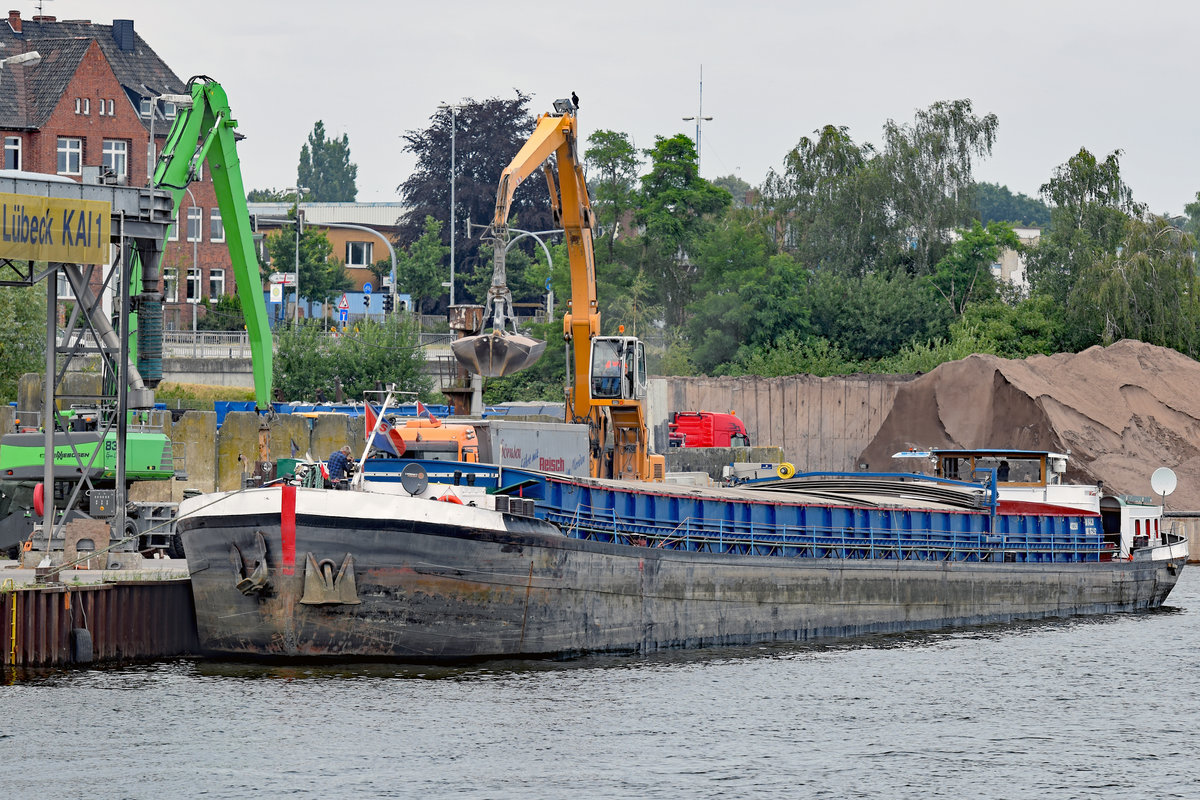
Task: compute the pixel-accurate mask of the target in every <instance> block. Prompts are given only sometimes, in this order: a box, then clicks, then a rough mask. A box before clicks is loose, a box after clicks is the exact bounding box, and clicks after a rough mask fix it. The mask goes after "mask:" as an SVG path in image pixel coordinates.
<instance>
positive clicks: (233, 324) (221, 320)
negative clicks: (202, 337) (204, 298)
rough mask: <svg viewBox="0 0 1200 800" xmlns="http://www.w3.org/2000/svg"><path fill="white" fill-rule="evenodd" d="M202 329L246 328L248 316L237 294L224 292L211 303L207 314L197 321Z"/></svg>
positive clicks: (235, 329) (231, 329)
mask: <svg viewBox="0 0 1200 800" xmlns="http://www.w3.org/2000/svg"><path fill="white" fill-rule="evenodd" d="M196 328H197V329H198V330H202V331H240V330H244V329H245V328H246V317H245V315H244V314H243V313H242V303H241V301H240V300H238V298H237V297H236V296H235V295H232V294H224V295H221V297H220V298H218V299H217V302H215V303H209V304H208V307H207V308H206V309H205V314H204V316H203V317H201V318H200V320H199V321H198V322H197V323H196Z"/></svg>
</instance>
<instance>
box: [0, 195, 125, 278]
mask: <svg viewBox="0 0 1200 800" xmlns="http://www.w3.org/2000/svg"><path fill="white" fill-rule="evenodd" d="M0 213H2V214H3V216H2V217H0V258H12V259H20V260H24V261H64V262H67V263H74V264H107V263H108V245H109V226H110V225H111V223H112V204H111V203H106V202H103V201H101V200H66V199H62V198H57V197H32V196H29V195H24V194H4V193H0Z"/></svg>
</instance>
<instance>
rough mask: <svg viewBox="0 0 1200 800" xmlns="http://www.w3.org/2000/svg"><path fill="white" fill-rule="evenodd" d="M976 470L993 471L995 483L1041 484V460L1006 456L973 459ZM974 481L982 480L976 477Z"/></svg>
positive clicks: (980, 477) (978, 476) (979, 476)
mask: <svg viewBox="0 0 1200 800" xmlns="http://www.w3.org/2000/svg"><path fill="white" fill-rule="evenodd" d="M975 469H976V470H988V469H994V470H995V471H996V482H997V483H1015V484H1041V483H1042V482H1043V481H1042V460H1041V459H1040V458H1020V457H1014V456H1006V455H995V456H980V457H978V458H976V459H975ZM975 477H976V479H982V476H981V475H976V476H975Z"/></svg>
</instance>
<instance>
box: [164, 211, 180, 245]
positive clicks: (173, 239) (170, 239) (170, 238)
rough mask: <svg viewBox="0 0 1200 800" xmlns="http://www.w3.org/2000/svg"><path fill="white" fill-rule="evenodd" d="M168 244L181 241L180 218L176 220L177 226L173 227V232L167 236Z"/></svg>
mask: <svg viewBox="0 0 1200 800" xmlns="http://www.w3.org/2000/svg"><path fill="white" fill-rule="evenodd" d="M167 241H168V242H178V241H179V217H176V218H175V224H174V225H172V226H171V232H170V233H168V234H167Z"/></svg>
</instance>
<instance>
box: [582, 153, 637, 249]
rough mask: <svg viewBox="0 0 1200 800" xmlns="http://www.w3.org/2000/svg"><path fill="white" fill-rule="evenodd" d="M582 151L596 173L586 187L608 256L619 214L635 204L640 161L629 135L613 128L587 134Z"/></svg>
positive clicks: (615, 237)
mask: <svg viewBox="0 0 1200 800" xmlns="http://www.w3.org/2000/svg"><path fill="white" fill-rule="evenodd" d="M588 145H589V147H588V149H587V152H586V153H585V154H584V158H585V160H586V161H587V164H588V166H589V167H591V168H592V170H593V171H594V172H595V173H596V178H595V179H590V178H589V181H588V188H589V189H590V190H591V192H592V194H593V195H595V198H596V202H595V205H596V218H597V221H598V222H599V223H600V225H601V227H602V228H603V229H604V233H605V236H604V238H605V240H606V241H607V242H608V254H609V258H610V260H611V258H612V256H613V254H614V253H613V251H614V248H615V245H616V240H617V226H618V224H619V223H620V222H621V217H622V215H623V214H624V213H625V212H626V211H628V210H629V209H630V208H631V207H632V206H633V204H634V202H635V199H634V195H635V191H636V188H637V184H636V181H637V169H638V165H639V164H640V163H641V159H640V158H638V153H637V150H636V149H634V147H633V143H632V142H630V141H629V136H628V135H626V134H624V133H617V132H616V131H605V130H601V131H596V132H595V133H593V134H592V135H591V136H589V137H588Z"/></svg>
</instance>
